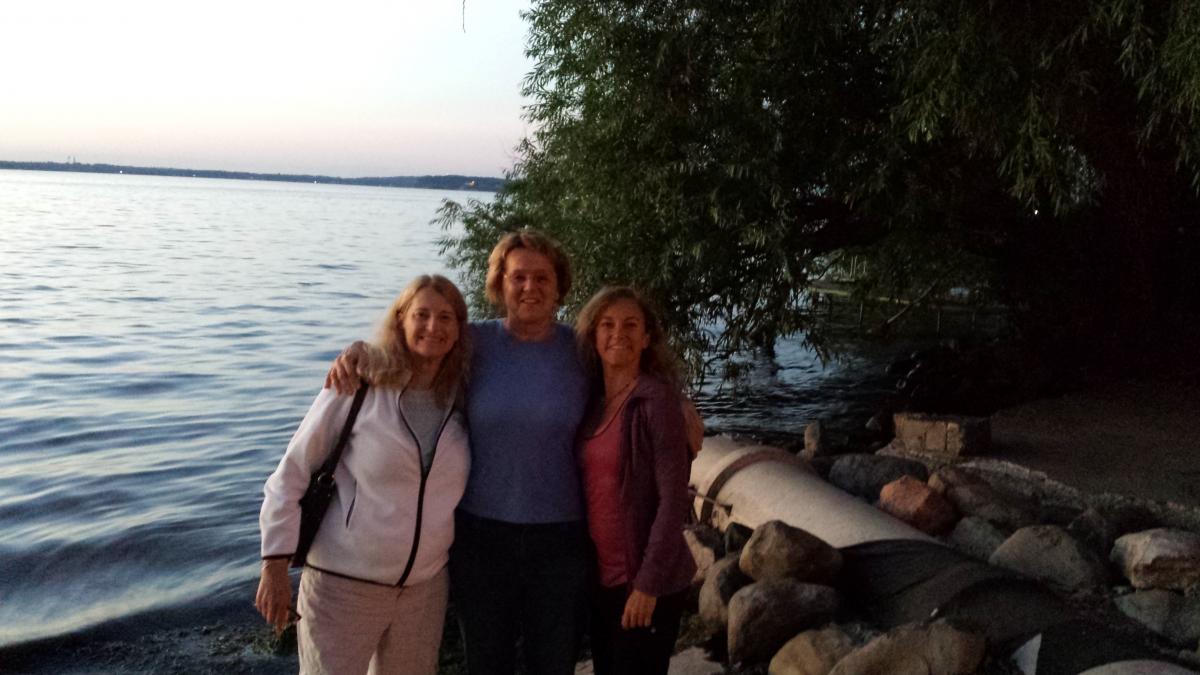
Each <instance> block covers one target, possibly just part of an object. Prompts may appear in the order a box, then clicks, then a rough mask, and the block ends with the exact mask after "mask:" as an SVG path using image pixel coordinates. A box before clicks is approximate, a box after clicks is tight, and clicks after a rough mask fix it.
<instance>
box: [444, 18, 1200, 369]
mask: <svg viewBox="0 0 1200 675" xmlns="http://www.w3.org/2000/svg"><path fill="white" fill-rule="evenodd" d="M526 18H527V21H528V22H529V25H530V37H529V42H528V45H527V51H528V53H529V55H530V56H531V58H532V59H533V61H534V64H535V65H534V67H533V70H532V72H530V73H529V75H528V76H527V77H526V79H525V81H524V93H525V95H526V96H527V97H528V98H529V99H530V101H531V104H530V105H529V107H528V108H527V113H526V116H527V119H528V121H529V123H530V126H531V127H532V128H533V129H535V130H536V131H534V132H533V134H532V135H531V136H530V137H529V138H528V139H526V140H525V141H524V142H523V143H522V144H521V145H520V146H519V147H518V149H517V157H518V161H517V164H516V166H515V169H514V170H513V172H512V174H511V176H510V177H509V178H510V180H509V182H508V184H507V185H506V186H505V187H504V188H503V189H502V190H501V192H500V193H499V194H498V196H497V199H496V200H495V201H492V202H489V203H483V202H481V201H470V200H469V201H467V202H465V203H461V204H460V203H454V202H448V203H447V204H445V205H444V207H443V210H442V212H441V220H442V222H443V223H444V224H446V225H450V224H461V225H462V229H461V230H458V231H459V232H460V233H461V234H459V235H455V236H454V237H453V238H452V239H449V240H448V241H447V246H448V248H449V250H450V252H451V253H452V255H453V262H454V263H455V264H457V265H458V266H459V267H461V268H462V269H463V270H464V271H466V272H467V273H468V274H470V275H474V276H476V277H482V275H483V272H484V269H485V267H486V257H487V252H488V250H489V248H490V246H491V244H492V242H494V241H495V239H496V237H497V235H498V234H499V233H501V232H503V231H505V230H509V229H512V228H516V227H521V226H532V227H537V228H541V229H543V230H546V231H548V232H549V233H551V234H552V235H554V236H556V237H558V238H559V239H560V240H562V241H563V243H564V244H565V245H566V247H567V248H568V249H569V250H570V252H571V253H572V254H573V256H574V259H575V260H576V261H577V263H578V268H579V283H578V285H577V291H576V293H575V295H574V296H573V297H572V298H570V299H569V300H570V302H571V304H572V305H574V306H577V305H578V303H579V302H580V301H581V300H582V299H583V298H584V297H586V295H587V294H588V293H591V292H592V291H594V290H595V289H596V288H597V287H598V286H600V285H601V284H605V283H613V282H625V283H635V284H638V285H640V286H641V287H643V288H644V289H646V290H647V291H649V292H650V294H651V295H652V296H653V297H654V298H655V299H656V300H657V302H658V303H659V304H660V305H661V306H662V308H663V309H664V311H665V313H666V315H667V317H668V319H669V325H670V327H671V330H672V333H673V335H674V337H675V338H676V340H677V342H678V344H679V345H681V346H682V347H684V349H685V350H686V352H687V353H688V354H689V355H691V357H692V358H693V362H697V361H698V359H699V358H700V356H699V355H702V354H710V355H711V354H718V355H719V354H726V353H730V352H733V351H737V350H741V349H748V348H752V347H755V346H758V345H765V344H770V343H771V342H772V341H773V340H774V339H775V337H776V336H779V335H787V334H796V333H798V334H801V335H803V336H804V337H805V339H807V340H808V341H809V342H811V343H812V344H814V345H815V346H817V347H822V346H825V345H827V337H828V332H827V331H826V330H825V328H826V326H825V325H824V322H823V319H822V317H823V314H822V313H821V312H819V311H817V307H816V306H815V305H814V303H813V296H812V294H811V293H810V292H809V291H808V288H809V286H808V283H809V281H810V280H812V279H814V278H818V277H821V276H822V275H823V274H824V273H825V271H826V270H827V269H829V267H830V266H832V265H837V264H838V262H839V260H841V259H844V258H845V257H847V256H851V255H853V256H856V258H857V259H859V260H864V261H866V264H864V265H862V266H860V267H859V269H860V270H861V273H860V274H859V275H858V277H859V278H858V280H857V292H858V293H860V294H862V295H863V296H864V297H865V296H867V295H873V296H879V295H885V296H891V297H896V296H900V297H907V298H914V299H918V300H922V301H925V302H933V301H934V300H936V299H937V298H940V297H943V296H945V295H946V294H947V293H949V292H951V289H962V288H967V289H971V290H972V291H973V293H972V295H971V297H972V298H975V299H976V301H978V302H983V303H989V304H990V303H1002V304H1003V305H1004V306H1006V307H1008V308H1009V309H1010V310H1011V315H1012V317H1013V326H1014V330H1015V331H1016V334H1017V337H1019V338H1020V339H1021V340H1022V341H1023V342H1024V343H1025V344H1027V345H1028V346H1029V347H1030V349H1031V350H1033V351H1035V352H1037V353H1038V354H1039V355H1040V356H1041V358H1043V359H1044V360H1045V361H1046V362H1050V363H1054V364H1057V367H1059V368H1060V372H1063V373H1080V372H1084V371H1085V370H1089V371H1090V372H1094V371H1095V370H1105V369H1109V370H1120V369H1121V368H1124V367H1128V366H1129V364H1131V363H1133V362H1135V361H1136V360H1137V356H1138V354H1140V353H1143V352H1146V351H1147V350H1154V349H1156V348H1158V346H1160V345H1161V344H1163V343H1164V342H1166V341H1170V340H1172V339H1175V338H1176V337H1177V336H1180V335H1186V334H1189V331H1190V334H1193V335H1195V334H1197V331H1196V326H1197V323H1198V321H1197V317H1200V264H1197V260H1200V200H1198V198H1197V187H1198V186H1200V125H1198V124H1197V121H1198V120H1200V114H1198V113H1200V42H1198V41H1197V38H1196V36H1197V35H1200V3H1198V2H1196V0H1059V1H1056V2H1024V3H1004V2H1000V3H997V2H961V0H907V1H898V0H867V1H863V0H856V1H853V2H846V3H839V2H814V1H813V0H655V1H654V2H644V1H642V0H616V1H614V2H604V3H597V2H591V1H590V0H537V1H535V2H534V4H533V8H532V9H531V11H530V12H529V13H528V14H527V15H526ZM477 286H478V287H480V288H482V284H481V283H480V284H477ZM1179 344H1181V345H1184V346H1186V345H1189V344H1193V343H1191V342H1187V341H1186V340H1184V341H1182V342H1180V343H1179ZM1193 346H1194V345H1193ZM1193 351H1194V349H1193Z"/></svg>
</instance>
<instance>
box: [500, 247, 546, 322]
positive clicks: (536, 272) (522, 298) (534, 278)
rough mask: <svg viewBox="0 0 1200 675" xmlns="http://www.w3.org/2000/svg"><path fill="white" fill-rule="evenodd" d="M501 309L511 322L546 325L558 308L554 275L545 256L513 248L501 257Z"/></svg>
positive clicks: (528, 250)
mask: <svg viewBox="0 0 1200 675" xmlns="http://www.w3.org/2000/svg"><path fill="white" fill-rule="evenodd" d="M504 309H505V311H506V314H507V316H508V318H509V320H511V321H516V322H518V323H521V324H525V325H540V324H549V323H551V322H553V321H554V313H555V311H557V310H558V278H557V277H556V276H555V274H554V265H553V264H552V263H551V262H550V259H549V258H547V257H546V256H544V255H542V254H541V253H538V252H537V251H534V250H531V249H528V248H517V249H513V250H512V251H510V252H509V254H508V255H507V256H506V257H505V258H504Z"/></svg>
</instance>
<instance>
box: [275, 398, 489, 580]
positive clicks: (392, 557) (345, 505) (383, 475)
mask: <svg viewBox="0 0 1200 675" xmlns="http://www.w3.org/2000/svg"><path fill="white" fill-rule="evenodd" d="M400 393H401V390H399V389H392V388H383V387H374V386H372V387H370V388H369V389H368V390H367V394H366V396H365V397H364V398H363V404H362V409H361V410H359V413H358V419H357V420H356V421H355V423H354V429H353V431H352V433H351V435H350V439H349V441H348V442H347V443H346V448H345V450H344V451H343V453H342V459H341V462H340V463H339V464H338V466H337V469H336V470H335V471H334V480H335V481H336V483H337V491H336V494H335V495H334V497H333V500H332V502H330V505H329V510H328V511H326V512H325V518H324V520H322V521H321V527H320V528H319V529H318V530H317V536H316V539H314V540H313V545H312V548H311V549H310V550H309V553H308V560H307V564H308V565H309V566H310V567H315V568H317V569H319V570H322V571H326V572H331V573H334V574H338V575H341V576H345V577H350V578H354V579H359V580H362V581H369V582H372V583H378V584H385V585H389V586H400V585H411V584H419V583H421V582H422V581H427V580H429V579H431V578H433V576H434V575H435V574H437V573H438V572H440V571H441V569H442V568H443V567H444V566H445V565H446V560H447V559H448V557H449V551H450V544H451V543H452V542H453V541H454V509H455V507H456V506H458V501H459V499H460V498H461V497H462V494H463V490H464V489H465V488H466V484H467V472H468V471H469V469H470V463H471V459H470V451H469V446H468V442H467V431H466V425H465V424H464V421H463V420H464V418H463V415H462V413H461V412H460V411H458V410H453V409H452V410H451V411H449V413H448V414H447V415H446V417H445V419H443V421H442V427H441V430H440V432H439V433H438V441H437V446H436V450H435V451H434V455H433V460H432V461H431V462H430V466H429V470H428V472H427V473H423V472H422V469H421V452H420V448H419V446H418V444H417V440H416V436H415V435H414V434H413V432H412V431H411V430H410V428H409V426H408V423H407V422H406V421H405V420H404V415H403V413H401V412H400ZM353 400H354V397H353V396H338V395H337V394H336V393H335V392H334V391H333V390H331V389H323V390H322V391H321V393H320V394H319V395H318V396H317V400H316V401H314V402H313V404H312V408H310V409H309V411H308V414H307V415H305V416H304V420H303V421H302V422H301V423H300V428H299V429H297V430H296V435H295V436H293V437H292V441H291V443H289V444H288V448H287V452H286V453H284V456H283V459H282V460H281V461H280V462H279V466H278V468H276V469H275V473H273V474H271V477H270V478H268V479H267V484H266V486H264V488H263V492H264V494H265V499H263V505H262V511H261V512H260V513H259V518H258V522H259V527H260V529H261V530H262V556H263V558H274V557H290V556H291V554H293V553H295V551H296V540H297V539H298V538H299V534H300V504H299V500H300V497H302V496H303V495H304V491H305V490H306V489H307V487H308V481H309V478H310V477H311V476H312V473H313V472H314V471H316V470H317V468H318V467H320V466H321V464H322V463H323V462H324V461H325V459H326V458H327V457H328V456H329V453H331V452H332V451H333V446H334V444H336V443H337V439H338V435H339V434H341V431H342V426H343V425H344V424H345V422H346V417H347V415H348V414H349V413H350V405H351V403H352V402H353Z"/></svg>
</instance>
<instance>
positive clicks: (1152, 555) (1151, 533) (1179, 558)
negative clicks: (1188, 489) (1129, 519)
mask: <svg viewBox="0 0 1200 675" xmlns="http://www.w3.org/2000/svg"><path fill="white" fill-rule="evenodd" d="M1111 559H1112V561H1113V562H1114V563H1116V564H1117V565H1118V566H1119V567H1120V568H1121V569H1122V571H1123V572H1124V573H1125V578H1127V579H1129V583H1131V584H1133V587H1134V588H1170V589H1176V590H1184V589H1187V588H1189V587H1191V586H1194V585H1196V583H1197V582H1200V535H1198V534H1194V533H1192V532H1188V531H1186V530H1176V529H1171V528H1157V529H1153V530H1146V531H1144V532H1136V533H1134V534H1127V535H1125V536H1123V537H1120V538H1118V539H1117V541H1116V543H1115V544H1114V545H1113V549H1112V553H1111Z"/></svg>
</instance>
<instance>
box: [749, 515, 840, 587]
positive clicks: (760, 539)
mask: <svg viewBox="0 0 1200 675" xmlns="http://www.w3.org/2000/svg"><path fill="white" fill-rule="evenodd" d="M739 560H740V566H741V568H742V572H745V573H746V574H747V575H749V576H750V577H751V578H752V579H754V580H756V581H765V580H768V579H795V580H796V581H807V582H810V583H816V584H826V583H829V582H831V581H833V578H834V576H836V575H837V573H838V571H839V570H841V569H842V554H841V553H839V552H838V550H837V549H836V548H834V547H832V546H830V545H829V544H826V543H825V542H824V541H821V540H820V539H818V538H817V537H814V536H813V535H811V534H809V533H807V532H805V531H804V530H801V529H800V528H796V527H792V526H791V525H788V524H787V523H785V522H783V521H780V520H771V521H768V522H765V523H763V524H762V525H759V526H758V527H757V528H755V530H754V534H753V535H751V537H750V541H748V542H746V546H745V547H743V548H742V554H741V557H740V559H739Z"/></svg>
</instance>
